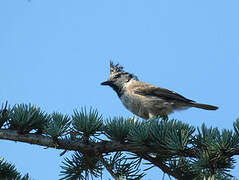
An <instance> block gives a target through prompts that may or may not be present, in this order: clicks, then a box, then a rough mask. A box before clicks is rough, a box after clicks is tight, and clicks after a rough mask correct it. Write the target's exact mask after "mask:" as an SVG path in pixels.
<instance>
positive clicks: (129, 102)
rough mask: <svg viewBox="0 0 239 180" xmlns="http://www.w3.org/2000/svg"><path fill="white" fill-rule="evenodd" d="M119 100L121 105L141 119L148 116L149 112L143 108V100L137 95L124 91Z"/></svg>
mask: <svg viewBox="0 0 239 180" xmlns="http://www.w3.org/2000/svg"><path fill="white" fill-rule="evenodd" d="M120 100H121V102H122V103H123V105H124V106H125V107H126V108H127V109H128V110H130V111H131V112H132V113H134V114H135V115H138V116H140V117H142V118H143V119H148V118H149V112H148V111H147V109H146V108H143V102H142V101H143V100H142V99H140V98H139V97H138V96H137V95H134V94H132V95H130V94H128V93H124V94H123V95H122V96H121V97H120Z"/></svg>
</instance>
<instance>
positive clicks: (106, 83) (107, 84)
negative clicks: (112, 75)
mask: <svg viewBox="0 0 239 180" xmlns="http://www.w3.org/2000/svg"><path fill="white" fill-rule="evenodd" d="M111 84H112V82H111V81H105V82H102V83H101V85H102V86H110V85H111Z"/></svg>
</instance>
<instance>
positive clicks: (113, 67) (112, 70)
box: [110, 61, 124, 75]
mask: <svg viewBox="0 0 239 180" xmlns="http://www.w3.org/2000/svg"><path fill="white" fill-rule="evenodd" d="M123 69H124V67H123V66H120V65H119V64H116V65H114V63H113V61H110V74H111V75H112V74H115V73H119V72H124V71H123Z"/></svg>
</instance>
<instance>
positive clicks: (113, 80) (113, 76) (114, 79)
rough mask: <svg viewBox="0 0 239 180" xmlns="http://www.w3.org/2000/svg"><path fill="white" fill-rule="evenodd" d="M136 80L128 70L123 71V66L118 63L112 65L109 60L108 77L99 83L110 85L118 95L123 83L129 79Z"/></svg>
mask: <svg viewBox="0 0 239 180" xmlns="http://www.w3.org/2000/svg"><path fill="white" fill-rule="evenodd" d="M132 79H134V80H138V78H137V77H136V76H135V75H133V74H130V73H128V72H124V71H123V67H122V66H120V65H119V64H116V65H114V64H113V62H112V61H111V62H110V77H109V79H108V80H107V81H105V82H102V83H101V85H106V86H110V87H112V88H113V89H114V90H115V91H116V92H117V94H118V95H119V96H120V93H121V90H122V88H123V86H124V84H125V83H127V82H129V81H130V80H132Z"/></svg>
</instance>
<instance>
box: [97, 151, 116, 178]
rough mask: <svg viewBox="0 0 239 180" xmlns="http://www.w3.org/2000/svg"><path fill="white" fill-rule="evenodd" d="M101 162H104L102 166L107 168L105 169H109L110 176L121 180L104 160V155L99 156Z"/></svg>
mask: <svg viewBox="0 0 239 180" xmlns="http://www.w3.org/2000/svg"><path fill="white" fill-rule="evenodd" d="M99 159H100V161H101V162H102V164H103V165H104V166H105V168H106V169H107V171H108V172H109V173H110V175H111V176H112V177H113V178H114V179H115V180H119V177H118V176H117V175H116V174H115V173H114V171H113V168H112V167H110V165H109V164H108V163H107V161H106V160H105V159H104V157H103V156H102V155H100V156H99Z"/></svg>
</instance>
